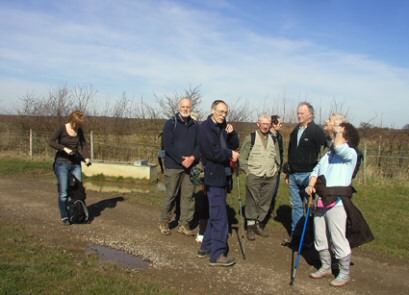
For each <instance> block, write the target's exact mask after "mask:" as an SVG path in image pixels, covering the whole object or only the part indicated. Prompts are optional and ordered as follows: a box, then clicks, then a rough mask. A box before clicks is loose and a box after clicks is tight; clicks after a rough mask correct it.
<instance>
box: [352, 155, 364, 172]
mask: <svg viewBox="0 0 409 295" xmlns="http://www.w3.org/2000/svg"><path fill="white" fill-rule="evenodd" d="M354 150H355V151H356V154H357V156H358V157H357V159H356V165H355V169H354V172H353V173H352V179H354V178H355V177H356V175H357V174H358V172H359V168H360V167H361V164H362V160H363V159H364V153H363V152H362V151H361V150H360V149H359V148H358V147H355V148H354Z"/></svg>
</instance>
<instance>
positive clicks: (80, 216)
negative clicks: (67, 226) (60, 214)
mask: <svg viewBox="0 0 409 295" xmlns="http://www.w3.org/2000/svg"><path fill="white" fill-rule="evenodd" d="M85 199H86V193H85V188H84V186H83V184H82V182H81V181H80V180H79V179H78V178H77V177H76V176H75V175H74V174H72V173H70V175H69V179H68V204H67V209H68V217H69V219H70V222H71V223H85V222H87V221H88V218H89V213H88V208H87V206H86V205H85Z"/></svg>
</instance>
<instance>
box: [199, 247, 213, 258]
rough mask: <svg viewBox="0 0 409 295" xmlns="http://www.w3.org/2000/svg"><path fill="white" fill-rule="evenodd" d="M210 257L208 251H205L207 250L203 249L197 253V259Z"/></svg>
mask: <svg viewBox="0 0 409 295" xmlns="http://www.w3.org/2000/svg"><path fill="white" fill-rule="evenodd" d="M209 255H210V251H207V250H203V249H200V250H199V251H197V255H196V256H197V258H205V257H206V256H209Z"/></svg>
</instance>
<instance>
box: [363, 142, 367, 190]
mask: <svg viewBox="0 0 409 295" xmlns="http://www.w3.org/2000/svg"><path fill="white" fill-rule="evenodd" d="M367 163H368V162H367V153H366V142H365V147H364V185H366V165H367Z"/></svg>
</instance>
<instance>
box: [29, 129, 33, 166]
mask: <svg viewBox="0 0 409 295" xmlns="http://www.w3.org/2000/svg"><path fill="white" fill-rule="evenodd" d="M29 156H30V158H31V159H32V158H33V129H30V151H29Z"/></svg>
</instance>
